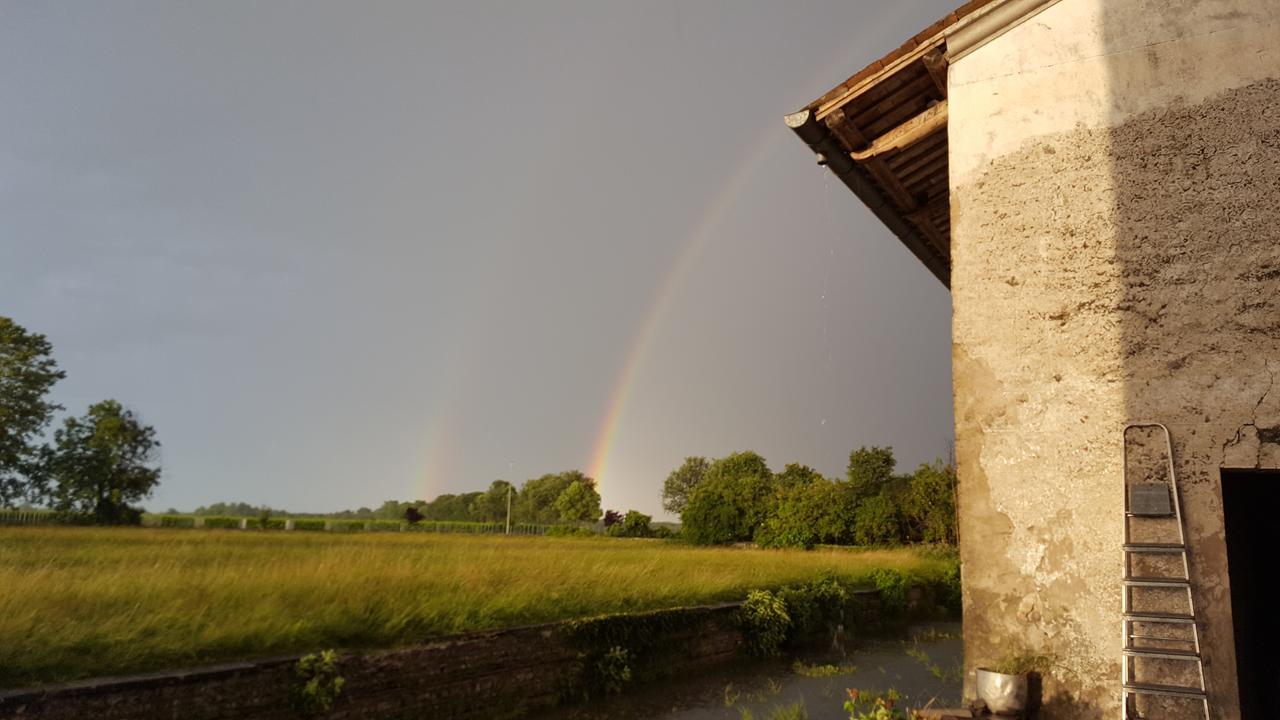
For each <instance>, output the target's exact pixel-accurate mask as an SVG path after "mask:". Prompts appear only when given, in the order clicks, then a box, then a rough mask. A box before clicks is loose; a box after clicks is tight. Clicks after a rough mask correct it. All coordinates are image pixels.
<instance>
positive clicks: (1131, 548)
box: [1124, 543, 1187, 553]
mask: <svg viewBox="0 0 1280 720" xmlns="http://www.w3.org/2000/svg"><path fill="white" fill-rule="evenodd" d="M1124 551H1125V552H1128V553H1185V552H1186V551H1187V546H1186V545H1181V544H1179V543H1127V544H1126V545H1125V546H1124Z"/></svg>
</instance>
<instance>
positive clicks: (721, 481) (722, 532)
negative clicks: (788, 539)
mask: <svg viewBox="0 0 1280 720" xmlns="http://www.w3.org/2000/svg"><path fill="white" fill-rule="evenodd" d="M773 489H774V484H773V473H772V472H771V471H770V470H769V466H768V464H767V463H766V462H765V460H764V458H762V457H760V456H759V455H758V454H756V453H754V452H750V451H747V452H739V453H734V454H732V455H729V456H728V457H723V458H720V459H718V460H716V461H715V462H713V463H711V466H710V467H708V468H707V472H706V476H705V477H704V478H703V479H702V482H700V483H699V484H698V486H697V487H696V488H694V490H693V493H692V494H691V495H690V496H689V500H688V502H687V503H686V504H685V508H684V512H683V513H681V515H680V521H681V524H682V525H683V531H684V534H685V536H686V537H687V538H689V540H690V542H694V543H698V544H704V545H711V544H721V543H729V542H738V541H744V540H750V539H751V538H752V536H753V535H754V534H755V531H756V528H758V527H759V526H760V524H761V523H763V522H764V520H765V518H766V517H767V516H768V513H769V509H770V501H771V498H772V496H773Z"/></svg>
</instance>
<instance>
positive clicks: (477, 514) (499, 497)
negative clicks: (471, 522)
mask: <svg viewBox="0 0 1280 720" xmlns="http://www.w3.org/2000/svg"><path fill="white" fill-rule="evenodd" d="M508 491H509V492H510V493H511V502H512V507H513V509H514V506H515V489H514V488H513V487H512V485H511V483H509V482H507V481H506V480H494V481H493V482H491V483H489V489H488V490H486V491H485V492H484V494H482V495H481V496H480V497H478V498H476V500H475V502H474V503H472V504H471V516H472V517H474V518H475V519H476V520H479V521H481V522H502V521H504V520H506V519H507V493H508Z"/></svg>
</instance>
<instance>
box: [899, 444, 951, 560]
mask: <svg viewBox="0 0 1280 720" xmlns="http://www.w3.org/2000/svg"><path fill="white" fill-rule="evenodd" d="M900 504H901V507H902V514H903V521H904V524H905V526H906V531H907V535H908V539H910V540H918V541H921V542H927V543H950V544H953V545H954V544H955V543H956V540H957V537H956V469H955V467H954V466H952V465H949V464H944V463H943V462H942V461H941V460H936V461H934V462H933V463H924V464H922V465H920V467H918V468H916V472H915V474H914V475H912V476H911V478H910V480H909V481H908V484H907V488H906V492H905V493H904V494H903V497H902V500H901V503H900Z"/></svg>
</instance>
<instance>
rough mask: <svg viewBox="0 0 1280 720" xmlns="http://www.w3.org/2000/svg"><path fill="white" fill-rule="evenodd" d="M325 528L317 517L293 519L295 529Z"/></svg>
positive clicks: (323, 523) (313, 529) (313, 530)
mask: <svg viewBox="0 0 1280 720" xmlns="http://www.w3.org/2000/svg"><path fill="white" fill-rule="evenodd" d="M206 522H207V521H206ZM324 528H325V521H324V520H320V519H317V518H298V519H296V520H294V521H293V529H294V530H303V531H310V532H315V531H317V530H324Z"/></svg>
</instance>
